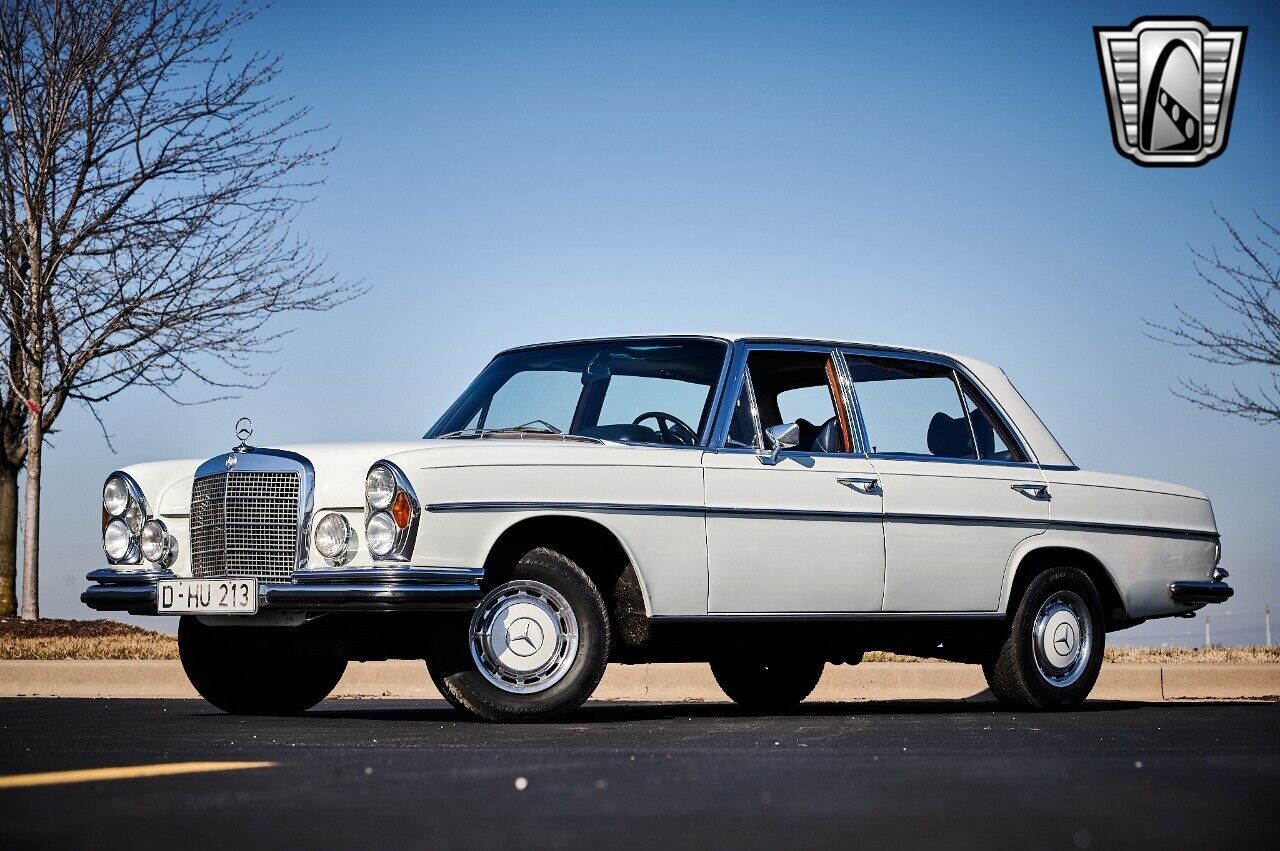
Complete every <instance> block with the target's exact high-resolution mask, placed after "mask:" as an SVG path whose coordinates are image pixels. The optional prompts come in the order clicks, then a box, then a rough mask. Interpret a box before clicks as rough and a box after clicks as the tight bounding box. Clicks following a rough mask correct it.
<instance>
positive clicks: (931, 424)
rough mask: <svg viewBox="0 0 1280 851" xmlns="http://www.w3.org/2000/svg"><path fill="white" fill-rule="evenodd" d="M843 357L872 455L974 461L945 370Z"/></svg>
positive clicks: (908, 362)
mask: <svg viewBox="0 0 1280 851" xmlns="http://www.w3.org/2000/svg"><path fill="white" fill-rule="evenodd" d="M847 360H848V364H849V372H850V373H851V375H852V377H853V386H854V392H856V393H857V397H858V406H859V409H860V410H861V412H862V419H863V422H864V423H865V424H866V429H867V440H868V441H869V444H870V450H871V452H872V453H873V454H879V455H919V456H926V457H932V458H968V459H975V460H976V459H977V457H978V456H977V453H976V452H975V450H974V446H973V432H972V431H971V430H970V426H969V418H968V417H967V416H966V414H965V410H964V408H963V407H962V403H961V397H960V388H959V387H958V386H957V385H956V380H955V374H954V373H953V372H952V371H951V370H950V369H949V368H947V367H945V366H941V365H939V364H932V363H925V362H922V361H912V360H897V359H894V358H878V357H862V356H857V355H849V356H848V358H847Z"/></svg>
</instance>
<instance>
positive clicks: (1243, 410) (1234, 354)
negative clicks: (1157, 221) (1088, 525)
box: [1147, 208, 1280, 423]
mask: <svg viewBox="0 0 1280 851" xmlns="http://www.w3.org/2000/svg"><path fill="white" fill-rule="evenodd" d="M1213 213H1214V215H1215V216H1217V217H1218V220H1219V221H1220V222H1222V225H1223V227H1224V228H1225V229H1226V231H1227V235H1228V237H1229V240H1228V251H1227V253H1225V254H1223V253H1220V252H1219V251H1218V249H1217V248H1212V249H1210V250H1209V252H1208V253H1204V252H1201V251H1198V250H1196V249H1194V248H1193V249H1192V250H1191V253H1192V255H1193V256H1194V258H1195V259H1194V265H1195V269H1196V274H1197V275H1199V277H1200V280H1201V281H1202V282H1203V283H1204V285H1205V286H1206V287H1207V288H1208V289H1209V291H1210V292H1211V293H1212V294H1213V296H1214V298H1215V299H1216V300H1217V301H1218V303H1219V304H1220V305H1222V306H1223V307H1225V308H1226V310H1227V315H1226V316H1225V317H1224V319H1225V320H1226V321H1225V323H1217V322H1214V321H1212V320H1209V319H1206V318H1202V317H1201V316H1199V315H1197V314H1195V313H1192V312H1191V311H1189V310H1186V309H1184V308H1183V307H1181V306H1179V305H1176V304H1175V305H1174V307H1175V309H1176V310H1177V312H1178V317H1177V321H1176V322H1174V323H1172V324H1168V325H1162V324H1159V323H1154V322H1148V323H1147V324H1148V326H1149V327H1150V328H1151V329H1152V331H1151V333H1150V336H1152V337H1153V338H1155V339H1158V340H1162V341H1164V342H1167V343H1172V344H1173V345H1176V346H1182V347H1184V348H1187V349H1190V350H1191V354H1192V355H1193V356H1194V357H1196V358H1199V359H1200V360H1203V361H1207V362H1209V363H1214V364H1221V365H1224V366H1234V367H1261V368H1262V369H1265V370H1268V371H1270V373H1271V381H1270V386H1268V385H1267V384H1266V383H1263V384H1261V385H1260V386H1257V387H1254V388H1241V387H1240V384H1239V382H1237V381H1232V382H1231V387H1230V389H1229V390H1227V389H1215V388H1213V387H1210V386H1209V385H1208V384H1205V383H1204V382H1202V381H1198V380H1193V379H1182V380H1181V381H1180V382H1179V387H1178V388H1177V389H1175V390H1174V393H1176V394H1177V395H1178V396H1180V397H1182V398H1183V399H1186V400H1187V401H1189V402H1192V403H1194V404H1196V405H1199V406H1200V407H1201V408H1205V409H1207V410H1210V411H1217V412H1219V413H1223V414H1232V415H1234V416H1238V417H1244V418H1245V419H1247V420H1252V421H1253V422H1257V423H1277V422H1280V248H1278V247H1277V246H1280V229H1277V227H1276V226H1275V225H1274V224H1272V223H1271V222H1270V221H1268V220H1267V219H1264V218H1263V217H1262V216H1261V215H1259V214H1258V213H1256V212H1255V213H1254V219H1255V226H1256V227H1257V229H1258V232H1257V233H1256V234H1255V235H1254V236H1253V237H1252V238H1249V237H1245V236H1244V235H1243V234H1241V233H1240V231H1239V230H1238V229H1237V228H1236V227H1235V226H1234V225H1232V223H1231V222H1230V221H1228V220H1227V219H1226V217H1225V216H1223V215H1222V214H1221V213H1219V212H1218V210H1217V209H1216V208H1214V211H1213Z"/></svg>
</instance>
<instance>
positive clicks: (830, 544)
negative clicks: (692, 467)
mask: <svg viewBox="0 0 1280 851" xmlns="http://www.w3.org/2000/svg"><path fill="white" fill-rule="evenodd" d="M747 366H748V374H747V375H746V376H744V379H743V382H742V387H741V392H740V394H739V397H738V404H737V406H736V409H735V411H734V414H733V422H732V424H731V428H730V431H729V436H728V440H727V441H726V444H727V445H726V446H725V447H724V448H723V449H718V450H712V451H709V452H707V453H706V454H705V455H704V458H703V467H704V487H705V493H706V506H707V553H708V570H709V576H708V606H707V608H708V611H709V612H711V613H713V614H786V613H805V614H814V613H847V612H877V611H880V608H881V598H882V595H883V592H884V576H885V552H884V536H883V532H882V526H881V518H882V513H883V502H882V499H881V495H880V488H879V487H878V486H877V484H876V471H875V469H874V467H873V466H872V463H871V462H870V461H869V460H868V459H867V458H866V457H865V455H861V454H856V453H855V452H854V451H853V450H854V449H855V443H856V428H855V427H854V426H853V423H852V418H851V417H850V415H849V408H848V407H847V406H846V404H845V400H844V399H843V397H842V394H841V393H840V390H839V386H840V382H839V380H838V377H837V375H838V373H837V371H836V369H835V362H834V361H833V360H832V357H831V352H829V351H826V350H822V349H820V348H812V349H796V348H795V347H792V348H790V349H771V348H769V347H759V348H753V349H752V350H751V351H750V352H749V354H748V357H747ZM784 422H785V423H797V424H798V425H799V426H800V430H799V431H800V436H799V439H800V444H799V445H798V446H797V447H795V448H794V449H793V450H788V451H784V452H782V453H780V454H779V455H778V457H777V459H776V462H775V461H773V460H771V459H768V458H763V457H761V456H760V455H759V454H758V449H759V448H761V447H762V446H763V438H762V434H763V429H765V428H768V427H769V426H771V425H778V424H781V423H784Z"/></svg>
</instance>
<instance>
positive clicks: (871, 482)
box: [836, 476, 880, 494]
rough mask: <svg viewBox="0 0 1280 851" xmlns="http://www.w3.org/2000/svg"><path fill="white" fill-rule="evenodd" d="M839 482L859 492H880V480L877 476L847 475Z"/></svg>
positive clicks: (838, 480)
mask: <svg viewBox="0 0 1280 851" xmlns="http://www.w3.org/2000/svg"><path fill="white" fill-rule="evenodd" d="M836 481H837V482H839V483H840V484H842V485H844V486H845V487H847V488H849V489H850V490H855V491H857V492H858V493H869V494H870V493H879V492H880V480H879V479H878V478H876V477H875V476H845V477H844V478H842V479H836Z"/></svg>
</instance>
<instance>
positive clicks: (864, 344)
mask: <svg viewBox="0 0 1280 851" xmlns="http://www.w3.org/2000/svg"><path fill="white" fill-rule="evenodd" d="M651 339H666V340H670V339H702V340H708V339H709V340H723V341H725V342H726V343H735V342H738V341H751V342H764V343H799V344H802V345H807V344H814V343H816V344H820V345H832V346H845V347H849V348H859V349H880V350H883V351H891V352H914V353H916V354H922V355H936V356H938V357H943V358H950V359H951V360H955V361H959V362H960V363H963V364H965V365H966V366H970V367H973V366H981V367H988V368H995V367H994V366H993V365H992V364H989V363H987V362H986V361H981V360H978V359H977V358H972V357H969V356H968V355H958V354H955V353H953V352H946V351H942V350H940V349H929V348H925V347H923V346H907V345H900V344H893V343H877V342H872V341H868V340H848V339H840V338H832V337H826V336H821V335H818V336H804V335H795V334H755V333H746V332H726V331H680V332H675V333H671V332H666V333H653V334H609V335H605V336H601V337H582V338H578V339H568V340H548V341H546V342H540V343H528V344H525V345H521V346H513V347H511V348H510V349H507V350H506V351H519V350H521V349H536V348H541V347H543V346H561V345H568V344H572V343H601V342H610V341H625V340H651Z"/></svg>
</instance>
